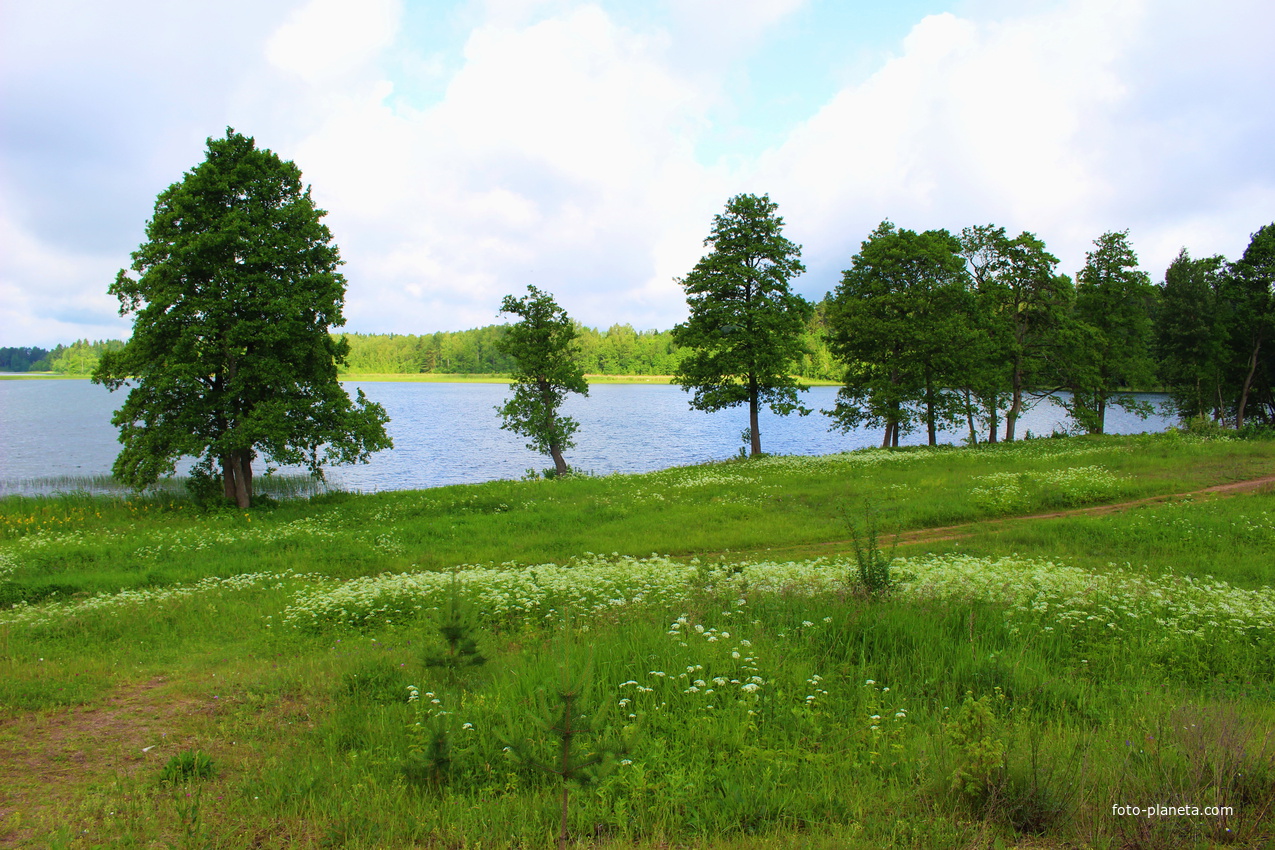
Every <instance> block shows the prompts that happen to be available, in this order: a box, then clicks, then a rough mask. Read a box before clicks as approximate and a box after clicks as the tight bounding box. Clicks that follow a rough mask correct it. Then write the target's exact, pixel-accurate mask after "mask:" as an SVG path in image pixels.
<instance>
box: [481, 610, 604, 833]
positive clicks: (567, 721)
mask: <svg viewBox="0 0 1275 850" xmlns="http://www.w3.org/2000/svg"><path fill="white" fill-rule="evenodd" d="M570 629H571V622H570V619H564V623H563V627H562V635H561V645H560V650H559V652H560V655H559V659H558V683H557V687H556V688H555V689H554V690H553V691H552V695H550V694H547V693H546V692H545V690H544V689H539V690H537V692H536V709H535V710H534V711H531V712H529V713H528V719H530V720H531V721H532V723H533V724H534V725H535V726H536V727H537V728H538V729H539V730H540V732H541V734H542V735H543V736H544V738H543V739H542V740H540V741H536V740H534V739H532V738H529V737H511V738H510V739H509V740H508V741H507V742H506V744H505V748H506V750H507V751H508V752H509V753H510V754H511V755H512V756H513V758H514V759H516V760H517V761H518V762H520V763H521V764H522V765H523V766H525V767H529V768H531V769H533V770H536V771H539V772H541V773H545V774H548V775H549V776H553V777H556V778H557V780H558V782H559V785H560V786H561V787H560V790H561V794H562V798H561V805H560V819H559V828H558V847H559V848H561V850H565V848H566V846H567V825H568V819H569V815H570V798H571V786H572V785H576V786H578V787H581V788H584V787H588V786H591V785H596V784H597V783H598V781H599V780H601V779H602V778H603V777H605V776H606V775H607V774H608V773H609V772H610V771H611V770H612V769H614V767H615V755H616V750H617V749H618V748H617V747H611V748H608V747H607V743H608V737H609V736H608V732H609V728H608V726H609V718H608V717H607V716H606V714H605V712H601V711H595V710H594V709H593V708H592V707H591V706H589V704H588V700H587V698H586V692H587V690H588V689H589V688H590V687H591V685H592V679H593V668H592V665H591V664H586V665H584V666H583V668H582V669H580V670H576V669H573V664H572V660H571V632H570ZM546 743H547V744H549V747H548V752H546V747H545V745H546Z"/></svg>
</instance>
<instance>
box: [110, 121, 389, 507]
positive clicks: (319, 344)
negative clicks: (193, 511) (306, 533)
mask: <svg viewBox="0 0 1275 850" xmlns="http://www.w3.org/2000/svg"><path fill="white" fill-rule="evenodd" d="M324 215H325V213H324V211H323V210H320V209H318V208H316V206H315V204H314V202H313V200H312V199H311V197H310V190H309V188H308V187H306V188H304V189H303V188H302V183H301V172H300V170H299V169H298V168H297V167H296V165H294V164H293V163H292V162H285V161H283V160H281V159H280V158H279V157H278V156H277V155H276V154H274V153H273V152H271V151H269V150H266V149H259V148H257V146H256V143H255V141H254V140H253V139H252V138H250V137H246V136H243V135H240V134H238V133H236V132H234V130H231V129H227V131H226V137H225V138H223V139H215V140H214V139H211V138H210V139H209V140H208V149H207V155H206V157H205V159H204V161H203V162H202V163H200V164H199V165H197V166H196V167H195V168H193V169H192V170H190V171H189V172H187V173H186V174H185V175H184V177H183V178H182V180H181V181H180V182H177V183H174V184H173V185H171V186H169V187H168V188H167V189H165V190H164V191H163V192H161V193H160V195H159V197H158V199H157V200H156V203H155V212H154V215H153V216H152V217H151V219H150V221H149V222H148V223H147V225H146V237H147V241H146V242H144V243H143V244H142V245H141V247H139V248H138V249H137V250H136V251H134V252H133V254H132V259H133V264H132V266H131V269H132V271H134V272H136V273H137V277H136V278H134V277H130V276H129V274H128V273H127V271H126V270H121V271H120V272H119V275H118V276H117V277H116V279H115V283H114V284H112V286H111V287H110V292H111V294H112V295H115V296H116V297H117V298H118V299H119V301H120V315H127V314H129V313H133V314H135V318H134V320H133V334H132V337H131V338H130V339H129V340H128V342H127V343H126V344H125V345H124V346H123V348H121V349H120V350H118V351H107V352H106V353H104V354H103V355H102V358H101V361H100V363H99V364H98V367H97V370H96V371H95V372H94V375H93V380H94V381H95V382H97V383H101V384H105V385H106V386H107V387H108V388H110V389H112V390H115V389H119V388H120V387H122V386H125V385H129V386H130V387H131V389H130V390H129V393H128V397H127V398H126V399H125V401H124V405H123V407H121V408H120V409H119V410H118V411H116V413H115V416H114V417H113V419H112V422H113V423H114V424H115V425H116V426H118V427H119V429H120V442H121V443H123V445H124V448H123V450H122V451H121V452H120V454H119V456H118V457H117V458H116V460H115V465H114V472H115V475H116V476H117V477H119V478H120V479H121V480H123V481H124V482H126V483H128V484H130V485H132V486H134V487H138V488H144V487H146V486H149V485H151V484H154V483H155V482H156V481H157V480H158V479H159V478H160V477H161V476H164V475H171V474H172V473H173V471H174V469H175V465H176V462H177V460H178V459H179V458H181V457H194V458H196V461H197V463H196V475H195V478H194V480H196V481H204V482H212V481H213V480H214V479H215V476H216V475H217V474H218V473H220V478H221V491H222V492H223V493H224V495H225V496H226V497H227V498H230V499H233V500H234V501H235V502H236V504H238V505H239V506H241V507H247V506H248V505H249V504H250V503H251V499H252V462H253V460H254V459H255V458H256V457H257V456H258V454H259V453H260V454H264V455H265V457H266V458H267V460H268V461H269V462H270V463H271V464H279V465H293V464H295V465H302V466H304V467H306V468H307V469H308V470H309V471H310V472H311V474H313V475H316V476H320V477H321V476H322V467H323V465H325V464H331V463H353V462H366V461H367V459H368V457H369V456H370V455H371V454H372V453H373V452H376V451H379V450H381V449H385V448H389V447H390V446H391V442H390V439H389V437H388V436H387V435H386V433H385V423H386V422H387V421H388V417H387V416H386V414H385V411H384V409H383V408H382V407H381V406H380V405H377V404H374V403H372V402H369V401H368V400H367V398H366V397H365V396H364V395H363V392H362V391H361V390H360V391H359V392H358V396H357V400H356V401H352V400H351V399H350V397H349V395H348V394H347V393H346V392H345V390H344V389H343V388H342V387H341V385H340V384H339V383H338V382H337V366H338V365H339V364H340V363H342V362H343V360H344V358H345V355H346V352H347V350H348V347H347V345H346V344H345V342H344V340H342V339H335V338H333V337H332V336H331V334H330V333H329V328H331V327H339V326H340V325H342V324H344V322H345V320H344V318H343V316H342V307H343V304H344V297H345V278H344V277H343V276H342V275H341V274H339V273H338V272H337V268H338V266H340V264H341V258H340V254H339V252H338V250H337V247H336V245H335V244H333V241H332V234H331V233H330V232H329V230H328V228H327V227H326V226H325V225H324V224H323V223H322V220H321V219H322V218H323V216H324Z"/></svg>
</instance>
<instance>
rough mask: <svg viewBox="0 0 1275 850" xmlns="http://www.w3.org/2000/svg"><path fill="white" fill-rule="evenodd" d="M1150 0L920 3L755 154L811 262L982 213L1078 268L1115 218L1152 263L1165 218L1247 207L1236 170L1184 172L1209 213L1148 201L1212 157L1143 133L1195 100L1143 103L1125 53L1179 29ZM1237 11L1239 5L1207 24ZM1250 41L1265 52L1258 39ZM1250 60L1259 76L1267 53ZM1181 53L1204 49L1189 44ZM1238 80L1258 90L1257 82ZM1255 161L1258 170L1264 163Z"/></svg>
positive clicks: (1159, 51)
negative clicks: (857, 75)
mask: <svg viewBox="0 0 1275 850" xmlns="http://www.w3.org/2000/svg"><path fill="white" fill-rule="evenodd" d="M1177 5H1178V6H1179V7H1181V6H1182V4H1177ZM1161 11H1162V10H1161V9H1160V8H1159V7H1157V8H1155V9H1152V8H1150V7H1149V6H1147V5H1146V4H1144V3H1141V2H1119V3H1110V2H1105V0H1104V2H1094V0H1075V2H1066V3H1058V4H1051V5H1049V6H1047V7H1044V8H1037V9H1036V10H1034V11H1031V12H1028V13H1016V14H1010V15H1008V16H1007V17H1003V18H997V19H991V20H987V19H981V20H972V19H967V18H961V17H957V16H955V15H952V14H942V15H936V16H931V17H928V18H925V19H924V20H922V21H920V22H919V23H918V24H917V25H916V26H915V27H914V28H913V30H912V32H911V34H910V35H909V36H908V38H907V39H906V40H905V42H904V44H903V45H902V51H901V53H900V54H899V55H898V56H897V57H895V58H893V59H892V60H890V61H889V62H887V63H886V64H885V65H884V66H882V67H881V68H880V69H879V70H878V71H877V72H876V73H875V74H874V75H872V77H871V78H870V79H868V80H867V81H865V82H863V83H862V84H859V85H855V86H850V87H847V88H845V89H843V90H842V91H841V92H839V93H838V94H837V95H836V96H835V97H834V98H832V99H831V100H830V101H829V102H828V103H827V104H826V105H825V106H824V107H823V108H822V109H821V110H820V111H819V112H818V113H817V114H816V115H814V116H812V117H811V118H810V119H809V120H808V121H806V122H804V123H803V124H802V125H801V126H799V127H797V128H795V129H794V131H793V132H792V133H791V134H790V136H789V137H788V139H787V140H786V141H785V143H784V144H783V145H781V146H780V147H778V148H777V149H775V150H773V151H771V152H769V153H767V154H766V155H764V156H763V157H762V158H761V159H760V160H759V163H758V170H757V173H758V174H759V175H760V177H761V179H762V182H763V183H765V184H766V185H769V186H772V187H775V189H774V192H775V194H777V195H782V196H783V198H784V199H785V204H786V206H787V207H788V208H789V209H790V210H793V211H794V220H795V219H797V218H800V220H801V221H802V222H803V223H804V224H803V229H802V232H801V234H800V236H801V237H802V238H804V240H805V241H806V243H807V245H808V246H814V247H815V251H816V253H817V254H819V257H818V258H816V262H815V263H814V265H815V266H818V265H820V264H822V265H824V266H826V267H830V268H844V267H845V266H846V265H848V262H849V259H850V256H851V255H852V254H853V253H855V252H856V251H857V249H858V245H859V242H860V241H861V240H862V239H863V238H864V237H865V236H866V235H867V233H868V232H869V231H870V230H871V228H872V227H873V226H874V225H875V224H876V223H877V222H878V221H880V220H881V219H883V218H887V217H888V218H891V219H892V220H894V221H895V222H896V223H897V224H899V225H900V226H903V227H909V228H915V229H925V228H931V227H947V228H949V229H953V230H959V228H961V227H963V226H968V225H972V224H980V223H986V222H989V221H990V222H994V223H997V224H1003V225H1006V226H1007V227H1008V228H1009V229H1011V230H1013V231H1017V230H1031V231H1034V232H1036V233H1037V234H1038V235H1040V236H1041V237H1042V238H1044V239H1045V240H1046V242H1047V243H1048V244H1049V245H1050V247H1051V248H1052V249H1053V250H1054V253H1056V254H1058V256H1059V257H1060V258H1062V260H1063V263H1062V266H1061V270H1063V271H1067V272H1074V271H1075V270H1076V269H1078V268H1079V267H1080V264H1082V263H1083V261H1084V252H1085V251H1086V250H1088V248H1089V247H1090V245H1091V243H1092V241H1093V239H1094V238H1096V237H1097V236H1098V235H1100V234H1101V233H1103V232H1105V231H1107V230H1113V229H1125V228H1130V229H1131V238H1132V240H1133V243H1134V244H1135V246H1142V247H1143V256H1142V259H1143V265H1144V267H1146V268H1147V269H1148V270H1149V271H1151V273H1152V274H1153V276H1158V275H1159V274H1160V273H1162V271H1163V268H1164V265H1166V264H1167V262H1168V261H1169V260H1171V259H1172V256H1173V255H1175V254H1176V252H1177V247H1178V246H1175V247H1173V248H1172V250H1171V251H1168V250H1167V249H1166V248H1165V247H1164V245H1165V244H1167V241H1172V240H1167V241H1166V237H1165V235H1164V234H1165V233H1166V232H1172V233H1173V234H1174V238H1179V237H1181V238H1185V237H1188V236H1191V235H1195V236H1196V237H1197V239H1198V241H1201V242H1204V243H1206V245H1208V244H1216V243H1215V239H1214V237H1215V236H1216V234H1217V229H1216V228H1210V227H1208V226H1207V225H1206V224H1204V221H1202V220H1209V221H1215V220H1217V219H1218V217H1219V216H1220V217H1222V218H1224V219H1228V220H1229V219H1232V218H1234V217H1235V216H1234V212H1235V210H1234V209H1233V208H1228V206H1227V205H1228V204H1235V203H1240V202H1241V198H1242V197H1245V196H1247V200H1245V201H1243V202H1242V203H1243V206H1244V207H1245V208H1246V213H1245V214H1246V215H1248V216H1250V217H1251V216H1252V215H1254V213H1255V211H1256V210H1260V209H1261V207H1260V202H1261V201H1260V197H1261V196H1262V195H1263V193H1261V192H1259V193H1258V195H1259V197H1257V198H1254V197H1252V193H1251V192H1249V191H1240V192H1236V191H1235V188H1236V185H1237V179H1238V180H1239V181H1240V184H1241V185H1242V182H1243V178H1234V179H1230V180H1228V181H1226V183H1225V187H1226V188H1225V189H1224V188H1223V186H1216V187H1209V186H1208V185H1207V184H1206V183H1205V182H1203V181H1200V182H1197V183H1195V185H1194V188H1193V189H1192V190H1191V191H1194V192H1198V193H1203V194H1210V193H1214V194H1219V195H1220V193H1221V192H1223V191H1226V192H1230V196H1229V197H1228V198H1226V199H1223V198H1221V197H1215V198H1213V199H1212V200H1211V201H1207V202H1206V201H1205V200H1204V198H1202V197H1201V202H1202V205H1203V207H1204V209H1207V212H1205V211H1204V209H1201V208H1198V207H1197V208H1193V207H1192V205H1190V204H1188V205H1185V206H1184V205H1181V204H1165V205H1164V206H1163V208H1160V209H1149V208H1150V207H1152V206H1153V204H1152V203H1151V202H1150V199H1154V198H1160V197H1162V196H1163V194H1164V193H1166V192H1171V191H1174V190H1175V183H1176V189H1177V190H1181V189H1182V186H1183V183H1184V182H1185V183H1192V182H1193V181H1192V178H1191V176H1189V175H1188V174H1186V173H1184V172H1183V170H1182V169H1183V168H1184V167H1186V168H1194V169H1204V170H1210V169H1215V168H1217V167H1218V166H1219V165H1220V163H1221V162H1222V161H1224V159H1225V154H1224V153H1223V151H1221V150H1218V149H1211V148H1210V147H1209V146H1208V145H1201V146H1197V147H1196V148H1195V149H1194V150H1191V149H1183V148H1182V147H1180V146H1178V145H1177V144H1176V140H1174V139H1166V138H1165V137H1163V136H1162V135H1159V134H1158V129H1159V128H1158V122H1157V120H1156V119H1157V116H1163V115H1165V114H1170V113H1172V112H1173V111H1174V110H1175V109H1177V110H1182V109H1191V108H1193V107H1202V106H1204V105H1205V104H1204V103H1201V102H1199V101H1196V100H1195V98H1194V97H1192V96H1191V93H1187V92H1182V93H1180V94H1183V95H1185V97H1184V98H1183V102H1182V103H1180V104H1167V103H1158V102H1155V101H1156V98H1157V97H1159V95H1158V94H1157V93H1156V92H1155V91H1154V90H1153V89H1152V88H1149V87H1148V82H1149V81H1151V80H1155V79H1157V75H1156V72H1155V69H1154V68H1149V67H1147V66H1146V65H1145V64H1139V63H1137V62H1136V61H1134V60H1135V57H1138V56H1145V55H1147V54H1151V55H1155V56H1156V57H1157V61H1160V62H1166V61H1170V56H1169V55H1168V53H1169V51H1168V50H1166V39H1169V40H1168V42H1167V43H1172V39H1180V38H1181V37H1182V34H1183V33H1184V32H1189V29H1190V27H1191V25H1192V24H1191V21H1190V20H1189V18H1188V17H1187V16H1185V15H1182V16H1180V18H1181V19H1180V20H1177V21H1176V22H1175V23H1174V24H1173V25H1172V26H1168V27H1166V25H1165V22H1164V20H1163V17H1162V16H1161ZM1179 11H1183V10H1182V9H1180V10H1179ZM1215 13H1217V14H1218V15H1221V16H1225V15H1226V14H1227V13H1223V12H1220V11H1218V10H1216V9H1214V8H1213V7H1211V8H1210V11H1209V13H1208V14H1209V16H1210V17H1213V16H1214V15H1215ZM1229 13H1230V14H1235V10H1234V9H1231V10H1229ZM1264 17H1265V18H1266V19H1268V20H1269V19H1270V18H1271V14H1270V13H1265V14H1264ZM1273 23H1275V22H1273ZM1252 24H1253V21H1251V20H1245V18H1244V16H1243V15H1237V16H1236V17H1234V18H1233V19H1231V20H1230V21H1229V23H1228V25H1226V26H1224V27H1221V29H1223V30H1229V29H1231V28H1235V29H1237V30H1240V29H1244V28H1246V27H1248V26H1251V25H1252ZM1215 26H1216V24H1215ZM1170 36H1171V37H1172V38H1171V39H1170ZM1194 46H1195V48H1196V49H1197V50H1201V51H1203V52H1204V53H1205V54H1206V55H1221V54H1225V53H1226V52H1227V51H1228V50H1229V49H1230V47H1229V46H1228V45H1227V44H1225V43H1221V42H1218V43H1203V44H1202V43H1195V44H1194ZM1248 53H1249V55H1250V57H1254V56H1257V57H1262V55H1263V51H1262V49H1261V48H1259V47H1257V46H1253V47H1252V49H1250V50H1249V51H1248ZM1255 61H1256V62H1257V64H1259V65H1261V66H1264V67H1265V68H1266V69H1267V74H1266V76H1265V79H1268V80H1269V79H1270V78H1271V71H1275V65H1273V63H1272V61H1271V60H1270V59H1269V55H1268V54H1267V55H1266V56H1265V57H1263V58H1258V59H1256V60H1255ZM1195 64H1196V65H1198V66H1207V64H1208V63H1207V60H1206V59H1203V58H1199V57H1197V58H1196V60H1195ZM1257 79H1261V77H1260V76H1259V77H1258V78H1257ZM1235 82H1236V83H1238V82H1239V81H1238V80H1235ZM1240 85H1242V86H1245V87H1247V89H1248V90H1249V91H1250V93H1252V94H1257V92H1258V90H1259V88H1258V86H1259V85H1260V84H1258V83H1254V82H1248V83H1241V84H1240ZM1203 97H1204V100H1205V102H1207V98H1208V97H1209V95H1204V96H1203ZM1257 108H1258V111H1259V112H1265V113H1266V114H1267V115H1269V113H1270V110H1269V108H1268V107H1265V106H1258V107H1257ZM1217 117H1218V118H1219V119H1223V116H1222V115H1218V116H1217ZM1219 131H1220V132H1225V130H1221V129H1220V128H1219ZM1135 140H1136V141H1135ZM1262 171H1263V172H1264V174H1265V179H1267V180H1269V179H1270V175H1271V172H1270V167H1269V165H1263V166H1262ZM1253 176H1254V177H1256V176H1257V175H1253ZM1250 179H1251V178H1250ZM1264 196H1265V197H1266V198H1269V197H1270V195H1269V193H1266V194H1265V195H1264ZM1142 199H1147V201H1146V202H1144V201H1143V200H1142ZM1268 207H1269V204H1268ZM797 210H800V211H801V212H800V214H799V216H798V215H797V214H796V211H797ZM1188 222H1192V223H1190V224H1188ZM1255 226H1257V225H1256V224H1254V225H1252V227H1255ZM1252 227H1250V228H1249V229H1252ZM1186 244H1188V245H1193V244H1195V242H1194V241H1192V240H1188V241H1187V243H1186ZM1231 244H1232V245H1234V240H1232V241H1231ZM1202 250H1207V251H1209V252H1211V251H1214V250H1223V249H1222V248H1221V247H1216V248H1214V247H1207V248H1204V247H1202ZM1231 253H1232V256H1234V254H1235V250H1234V248H1232V249H1231ZM834 282H835V280H832V281H830V282H829V284H828V285H827V286H825V287H824V288H825V289H826V288H830V287H831V284H832V283H834ZM813 288H814V287H812V289H813ZM820 291H822V290H820Z"/></svg>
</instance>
